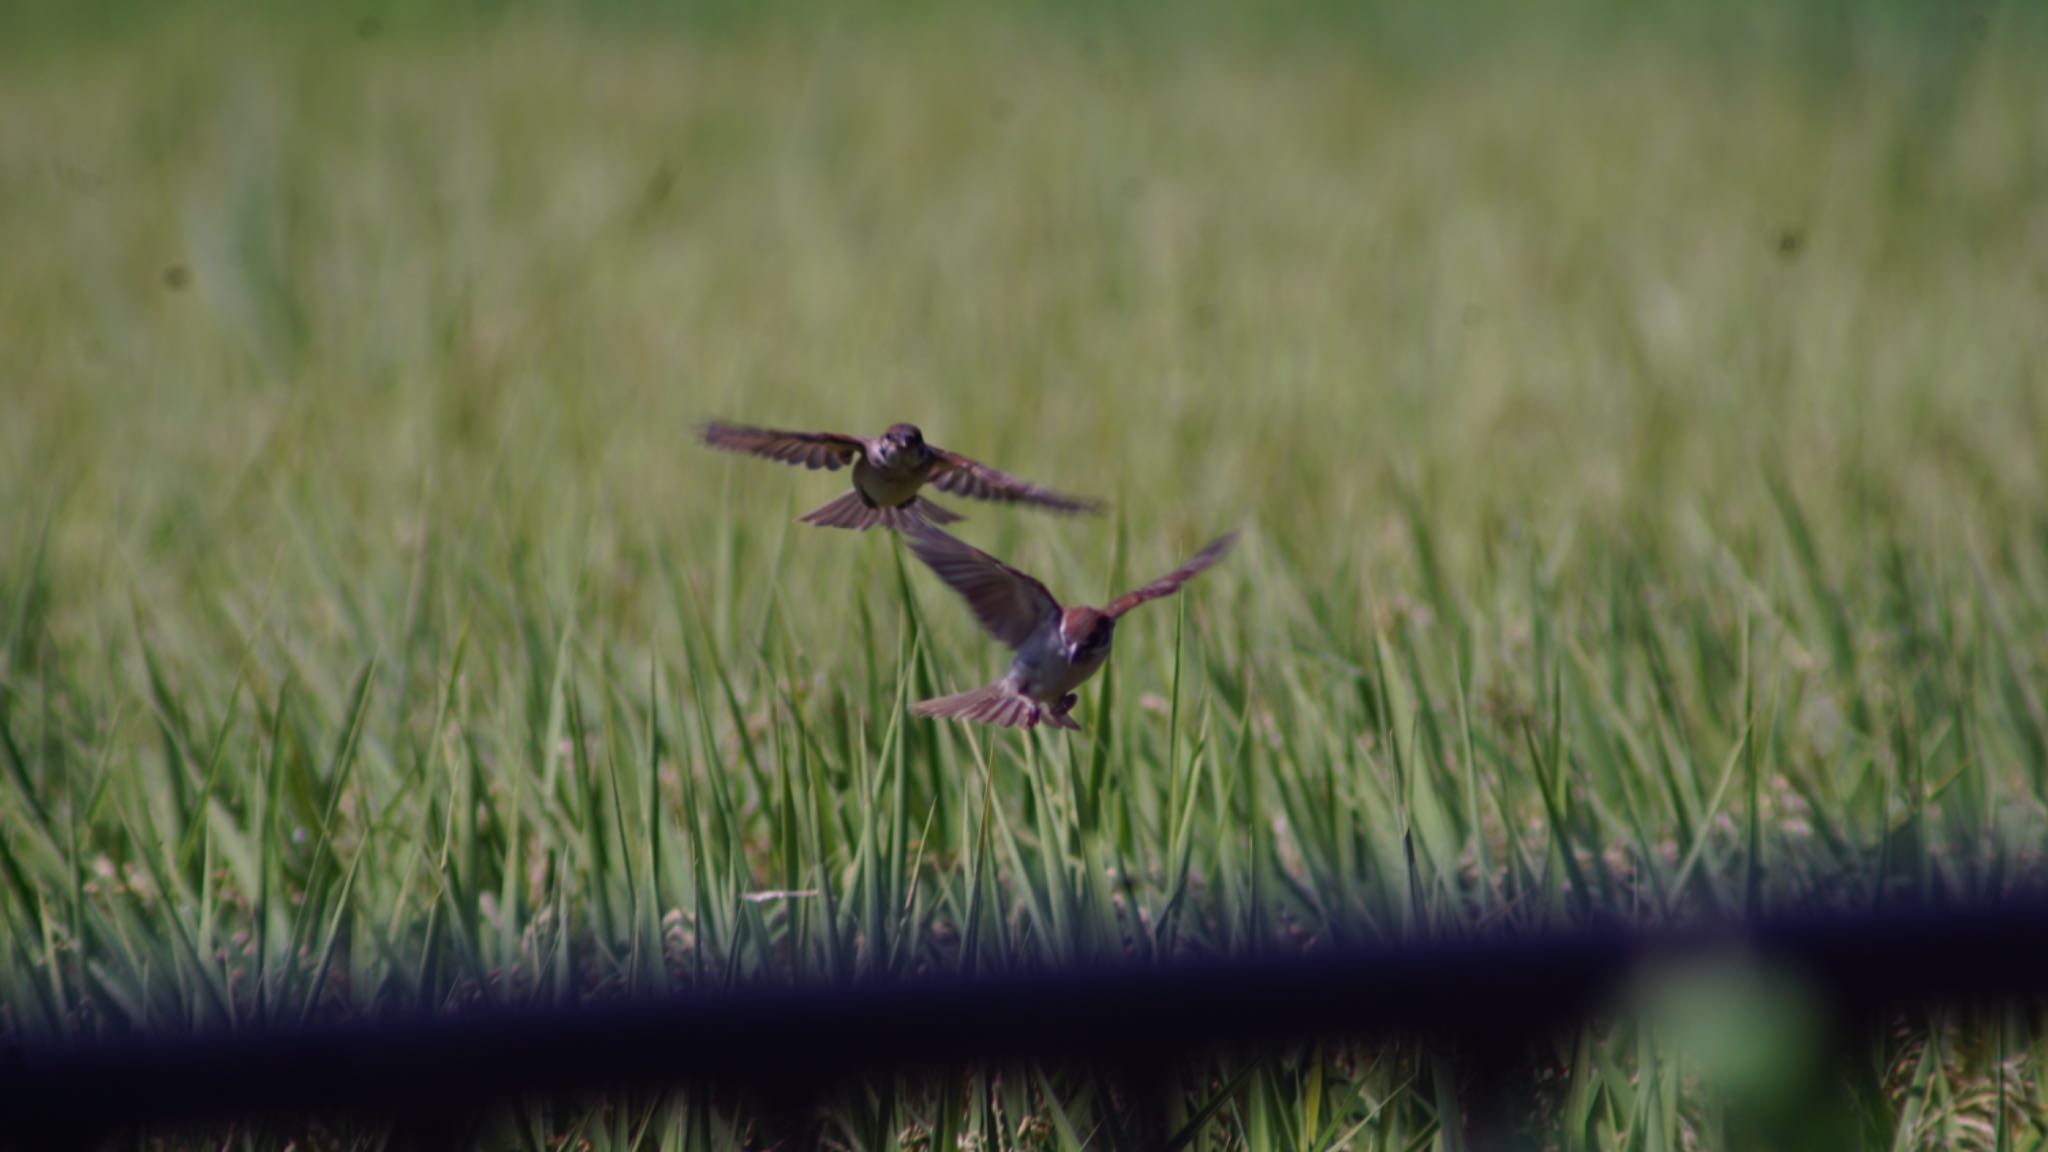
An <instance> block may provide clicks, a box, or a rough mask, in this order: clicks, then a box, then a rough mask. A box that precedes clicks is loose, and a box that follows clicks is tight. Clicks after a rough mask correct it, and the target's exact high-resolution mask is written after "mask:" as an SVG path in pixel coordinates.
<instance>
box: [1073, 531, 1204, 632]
mask: <svg viewBox="0 0 2048 1152" xmlns="http://www.w3.org/2000/svg"><path fill="white" fill-rule="evenodd" d="M1235 543H1237V533H1235V532H1232V533H1231V534H1229V535H1228V536H1224V537H1221V538H1220V539H1217V540H1215V541H1213V542H1211V543H1210V545H1209V546H1208V547H1207V548H1204V549H1202V550H1201V551H1200V552H1197V553H1195V558H1194V559H1192V560H1190V561H1188V562H1187V563H1185V564H1183V565H1181V566H1180V567H1178V568H1175V569H1174V570H1173V571H1171V572H1168V573H1167V574H1166V575H1164V576H1161V577H1160V578H1159V579H1157V580H1154V581H1153V582H1151V583H1150V584H1147V585H1145V586H1144V587H1143V588H1140V589H1138V590H1137V591H1135V592H1126V593H1124V594H1123V595H1121V596H1119V597H1117V598H1116V599H1114V600H1112V601H1110V602H1109V607H1107V608H1104V609H1103V610H1102V612H1103V615H1105V616H1108V617H1109V618H1110V619H1112V620H1114V619H1116V618H1117V617H1119V616H1121V615H1123V614H1124V613H1126V612H1129V611H1130V610H1131V609H1133V608H1136V607H1137V606H1138V605H1140V604H1143V603H1145V602H1146V601H1147V600H1157V599H1159V598H1160V597H1162V596H1171V595H1173V594H1174V593H1175V592H1178V591H1180V586H1181V585H1183V584H1185V583H1187V582H1188V581H1190V580H1192V579H1194V578H1195V577H1196V576H1197V575H1200V574H1201V573H1202V572H1203V571H1204V570H1205V569H1207V568H1208V567H1209V566H1210V565H1212V564H1214V563H1216V562H1217V561H1218V560H1221V559H1223V554H1224V553H1226V552H1228V551H1230V547H1231V545H1233V544H1235Z"/></svg>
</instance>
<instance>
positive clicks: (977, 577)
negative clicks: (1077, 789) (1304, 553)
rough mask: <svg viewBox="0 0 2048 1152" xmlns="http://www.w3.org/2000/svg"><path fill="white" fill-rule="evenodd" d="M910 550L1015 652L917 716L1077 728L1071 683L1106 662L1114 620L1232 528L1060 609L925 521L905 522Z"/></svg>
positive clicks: (1192, 568)
mask: <svg viewBox="0 0 2048 1152" xmlns="http://www.w3.org/2000/svg"><path fill="white" fill-rule="evenodd" d="M903 536H904V539H905V540H907V541H909V543H910V550H911V551H912V552H915V553H916V554H917V558H918V559H920V560H922V561H924V562H925V564H926V565H927V566H928V567H930V568H931V570H932V571H933V572H935V573H937V574H938V577H939V579H941V580H944V581H945V582H946V583H947V584H949V585H951V586H952V588H953V591H955V592H958V593H959V594H960V595H961V596H962V597H963V598H964V599H965V600H966V601H967V606H968V607H970V608H972V609H974V615H975V616H976V617H977V618H978V619H979V620H980V621H981V626H982V627H983V628H985V629H987V630H988V633H989V635H991V636H994V637H995V638H996V639H998V640H1000V641H1002V642H1003V643H1005V644H1008V645H1009V646H1010V647H1011V648H1012V649H1014V650H1015V651H1016V653H1017V656H1016V659H1014V660H1012V661H1011V662H1010V670H1009V672H1007V673H1005V674H1004V676H1003V678H1002V679H1001V680H998V681H996V682H995V683H993V684H990V685H988V686H987V687H985V688H977V689H975V690H974V691H972V692H962V693H960V694H959V695H957V696H941V697H939V698H938V699H936V700H925V701H921V702H919V703H918V704H915V705H913V706H912V707H911V709H910V711H911V712H912V714H914V715H918V716H948V717H954V718H956V719H961V720H978V721H980V722H981V723H984V724H995V725H999V726H1001V727H1004V728H1032V727H1036V726H1037V725H1039V724H1041V723H1043V724H1045V725H1047V726H1048V727H1052V728H1068V729H1072V730H1074V731H1077V732H1078V731H1080V729H1081V726H1080V725H1079V724H1076V723H1075V722H1074V720H1073V718H1072V717H1070V716H1069V715H1067V713H1068V712H1070V711H1072V710H1073V707H1074V703H1075V701H1077V700H1078V699H1080V697H1079V696H1078V695H1077V694H1076V693H1075V692H1074V689H1075V688H1078V687H1080V685H1081V684H1082V683H1083V682H1084V681H1086V680H1087V679H1088V678H1089V677H1090V676H1093V675H1095V670H1096V669H1098V668H1100V667H1102V664H1103V661H1105V660H1108V659H1109V643H1110V640H1111V639H1112V638H1114V636H1115V634H1116V621H1117V617H1119V616H1122V615H1123V614H1124V613H1126V612H1129V611H1130V610H1131V609H1133V608H1136V607H1137V606H1138V605H1140V604H1143V603H1145V602H1146V601H1147V600H1157V599H1159V598H1161V597H1163V596H1171V595H1173V594H1174V593H1175V592H1177V591H1179V590H1180V586H1181V585H1183V584H1185V583H1187V582H1188V581H1189V580H1192V579H1194V577H1195V575H1196V574H1197V573H1199V572H1201V571H1202V570H1203V569H1205V568H1208V567H1209V566H1210V565H1212V564H1214V563H1216V561H1218V560H1221V559H1222V558H1223V554H1224V553H1225V552H1228V551H1230V546H1231V545H1232V544H1234V543H1236V541H1237V533H1235V532H1232V533H1230V534H1229V535H1227V536H1224V537H1223V538H1221V539H1219V540H1217V541H1215V542H1214V543H1212V544H1210V545H1209V546H1208V547H1207V548H1204V549H1202V550H1201V551H1200V552H1197V553H1196V554H1195V558H1194V559H1192V560H1190V561H1188V562H1187V563H1185V564H1183V565H1181V566H1180V567H1178V568H1176V569H1174V570H1173V571H1171V572H1168V573H1167V574H1166V575H1164V576H1161V577H1160V578H1159V579H1157V580H1154V581H1153V582H1151V583H1150V584H1147V585H1145V586H1144V587H1143V588H1140V589H1138V590H1137V591H1135V592H1126V593H1124V594H1123V595H1122V596H1119V597H1117V598H1116V599H1114V600H1112V601H1110V602H1109V604H1108V606H1106V607H1103V608H1088V607H1083V606H1081V605H1075V606H1074V607H1072V608H1062V607H1060V602H1059V601H1057V600H1055V599H1053V596H1052V593H1051V592H1048V591H1046V588H1045V585H1043V584H1041V583H1039V582H1038V581H1037V580H1034V579H1032V578H1031V577H1029V576H1026V575H1025V574H1024V573H1022V572H1019V571H1017V570H1016V569H1015V568H1012V567H1010V566H1009V565H1008V564H1005V563H1003V562H1002V561H1001V560H998V559H996V558H995V557H993V556H991V555H989V554H988V553H986V552H983V551H982V550H981V549H979V548H975V547H973V546H971V545H969V544H965V543H963V542H961V541H959V540H956V539H954V538H953V537H951V536H949V535H947V534H946V533H944V532H941V531H940V530H938V529H937V528H934V527H932V526H930V525H928V524H916V525H911V526H907V527H906V528H905V529H904V532H903Z"/></svg>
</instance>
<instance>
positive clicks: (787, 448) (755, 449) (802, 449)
mask: <svg viewBox="0 0 2048 1152" xmlns="http://www.w3.org/2000/svg"><path fill="white" fill-rule="evenodd" d="M704 443H706V444H709V445H710V446H711V447H713V448H720V449H723V450H725V451H727V452H745V453H747V454H748V455H750V456H759V457H762V458H763V459H766V460H778V461H781V462H782V463H784V464H800V465H802V466H803V467H805V468H811V469H817V468H824V469H827V470H837V469H840V468H844V467H846V466H847V465H848V464H851V463H853V462H854V461H855V460H858V459H860V457H861V453H862V452H863V451H865V448H864V446H863V445H862V443H861V440H860V438H859V437H857V436H842V435H840V434H839V433H837V432H787V431H784V430H783V429H780V428H755V427H752V426H750V425H746V424H726V423H722V422H720V421H713V422H711V423H709V424H706V425H705V426H704Z"/></svg>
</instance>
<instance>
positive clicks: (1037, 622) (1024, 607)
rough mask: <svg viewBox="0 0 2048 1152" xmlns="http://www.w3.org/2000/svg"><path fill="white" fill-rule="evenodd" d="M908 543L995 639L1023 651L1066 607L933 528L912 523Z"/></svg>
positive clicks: (1043, 589)
mask: <svg viewBox="0 0 2048 1152" xmlns="http://www.w3.org/2000/svg"><path fill="white" fill-rule="evenodd" d="M902 532H903V538H904V540H906V541H908V542H909V544H910V550H911V551H912V552H914V553H916V554H917V558H918V559H919V560H922V561H924V562H925V565H926V566H927V567H929V568H930V569H931V570H932V572H933V573H934V574H936V575H937V576H938V578H939V579H941V580H944V581H945V582H946V583H947V584H948V585H949V586H951V587H952V589H953V591H955V592H958V593H959V594H960V596H961V598H962V599H964V600H966V601H967V606H968V607H969V608H972V609H973V610H974V615H975V618H976V619H978V620H980V621H981V626H982V627H983V628H986V629H988V632H989V635H991V636H994V637H995V638H996V639H998V640H1000V641H1002V642H1003V643H1005V644H1007V645H1009V646H1010V647H1011V648H1018V647H1021V646H1022V645H1023V643H1024V642H1025V641H1026V640H1029V639H1030V638H1031V634H1032V633H1033V632H1036V631H1038V629H1040V628H1041V627H1043V626H1044V625H1045V622H1046V621H1047V620H1049V619H1054V618H1057V617H1058V616H1059V614H1060V602H1059V601H1058V600H1055V599H1053V595H1052V593H1051V592H1048V591H1046V587H1045V585H1043V584H1040V583H1039V582H1038V581H1036V580H1034V579H1032V578H1031V577H1029V576H1026V575H1025V574H1024V573H1022V572H1019V571H1017V570H1016V569H1015V568H1012V567H1010V566H1009V565H1008V564H1005V563H1003V562H1002V561H1001V560H998V559H996V558H995V557H993V556H991V555H989V554H988V553H986V552H983V551H982V550H981V549H979V548H976V547H974V546H973V545H971V544H967V543H965V542H963V541H961V540H958V539H956V538H954V537H953V536H950V535H948V534H946V533H945V532H942V531H940V530H939V529H937V528H934V527H932V526H930V525H929V524H924V523H917V524H907V525H905V526H904V527H903V529H902Z"/></svg>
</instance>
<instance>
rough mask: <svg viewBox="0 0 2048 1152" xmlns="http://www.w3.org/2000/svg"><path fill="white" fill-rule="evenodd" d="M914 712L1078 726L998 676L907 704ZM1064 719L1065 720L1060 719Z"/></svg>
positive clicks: (1020, 724)
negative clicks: (987, 682) (980, 685)
mask: <svg viewBox="0 0 2048 1152" xmlns="http://www.w3.org/2000/svg"><path fill="white" fill-rule="evenodd" d="M910 712H911V715H913V716H931V717H940V718H944V719H950V720H973V721H976V722H978V723H982V724H993V725H995V726H996V727H998V728H1026V729H1029V728H1035V727H1037V726H1038V724H1039V722H1040V721H1043V722H1045V723H1047V724H1050V725H1052V726H1053V727H1055V728H1069V727H1071V728H1079V727H1080V725H1079V724H1076V723H1074V722H1073V721H1072V720H1070V719H1068V718H1067V717H1064V716H1060V717H1055V716H1053V714H1052V713H1051V712H1050V711H1048V710H1047V709H1046V708H1045V707H1044V706H1043V705H1041V704H1039V702H1038V701H1036V700H1033V699H1031V698H1030V697H1029V696H1024V695H1020V694H1019V693H1018V692H1017V691H1016V689H1014V688H1012V687H1010V685H1009V683H1008V682H1007V681H1003V680H998V681H996V682H995V683H993V684H990V685H988V686H986V687H983V688H976V689H975V690H974V691H972V692H961V693H958V694H957V695H953V696H940V697H938V698H937V699H933V700H920V701H918V702H917V703H916V704H913V705H911V706H910ZM1062 721H1064V723H1062Z"/></svg>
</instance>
